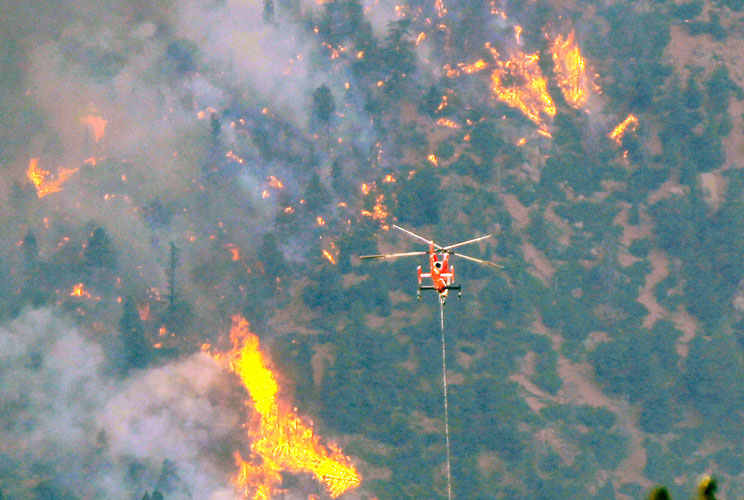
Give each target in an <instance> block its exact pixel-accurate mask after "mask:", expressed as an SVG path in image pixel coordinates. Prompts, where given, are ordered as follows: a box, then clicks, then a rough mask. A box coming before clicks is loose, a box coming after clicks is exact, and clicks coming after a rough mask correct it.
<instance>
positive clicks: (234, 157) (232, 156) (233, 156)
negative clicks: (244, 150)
mask: <svg viewBox="0 0 744 500" xmlns="http://www.w3.org/2000/svg"><path fill="white" fill-rule="evenodd" d="M225 156H226V157H227V158H230V159H231V160H232V161H236V162H238V163H240V164H243V163H245V160H244V159H243V158H241V157H240V156H238V155H236V154H235V153H233V152H232V151H228V152H227V153H225Z"/></svg>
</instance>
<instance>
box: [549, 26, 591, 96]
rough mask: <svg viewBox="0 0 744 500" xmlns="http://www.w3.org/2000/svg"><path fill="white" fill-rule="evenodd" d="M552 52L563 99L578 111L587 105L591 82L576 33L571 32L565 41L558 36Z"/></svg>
mask: <svg viewBox="0 0 744 500" xmlns="http://www.w3.org/2000/svg"><path fill="white" fill-rule="evenodd" d="M552 52H553V63H554V69H555V76H556V78H557V79H558V86H559V87H560V89H561V92H563V97H565V98H566V102H567V103H568V104H569V106H571V107H574V108H576V109H578V108H580V107H581V106H583V105H584V104H585V103H586V100H587V95H588V84H589V80H588V78H587V76H586V62H585V61H584V58H583V57H581V51H580V50H579V46H578V45H576V43H575V42H574V32H573V31H571V33H570V34H569V35H568V36H567V37H566V38H565V40H564V39H563V37H562V36H561V35H558V37H557V38H556V39H555V40H554V41H553V49H552Z"/></svg>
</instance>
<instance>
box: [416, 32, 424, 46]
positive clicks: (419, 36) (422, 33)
mask: <svg viewBox="0 0 744 500" xmlns="http://www.w3.org/2000/svg"><path fill="white" fill-rule="evenodd" d="M424 40H426V33H424V32H423V31H422V32H421V33H419V34H418V36H417V37H416V45H418V44H420V43H421V42H423V41H424Z"/></svg>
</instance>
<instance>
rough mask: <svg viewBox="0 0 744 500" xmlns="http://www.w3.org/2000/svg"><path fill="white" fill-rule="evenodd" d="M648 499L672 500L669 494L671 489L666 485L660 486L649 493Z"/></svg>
mask: <svg viewBox="0 0 744 500" xmlns="http://www.w3.org/2000/svg"><path fill="white" fill-rule="evenodd" d="M648 500H671V497H670V496H669V491H668V490H667V489H666V488H665V487H663V486H659V487H656V488H654V489H653V490H652V491H651V493H649V495H648Z"/></svg>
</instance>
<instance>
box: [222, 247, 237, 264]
mask: <svg viewBox="0 0 744 500" xmlns="http://www.w3.org/2000/svg"><path fill="white" fill-rule="evenodd" d="M225 248H227V250H228V251H229V252H230V257H231V258H232V260H233V262H237V261H239V260H240V249H239V248H238V247H236V246H235V245H234V244H232V243H228V244H227V245H225Z"/></svg>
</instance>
